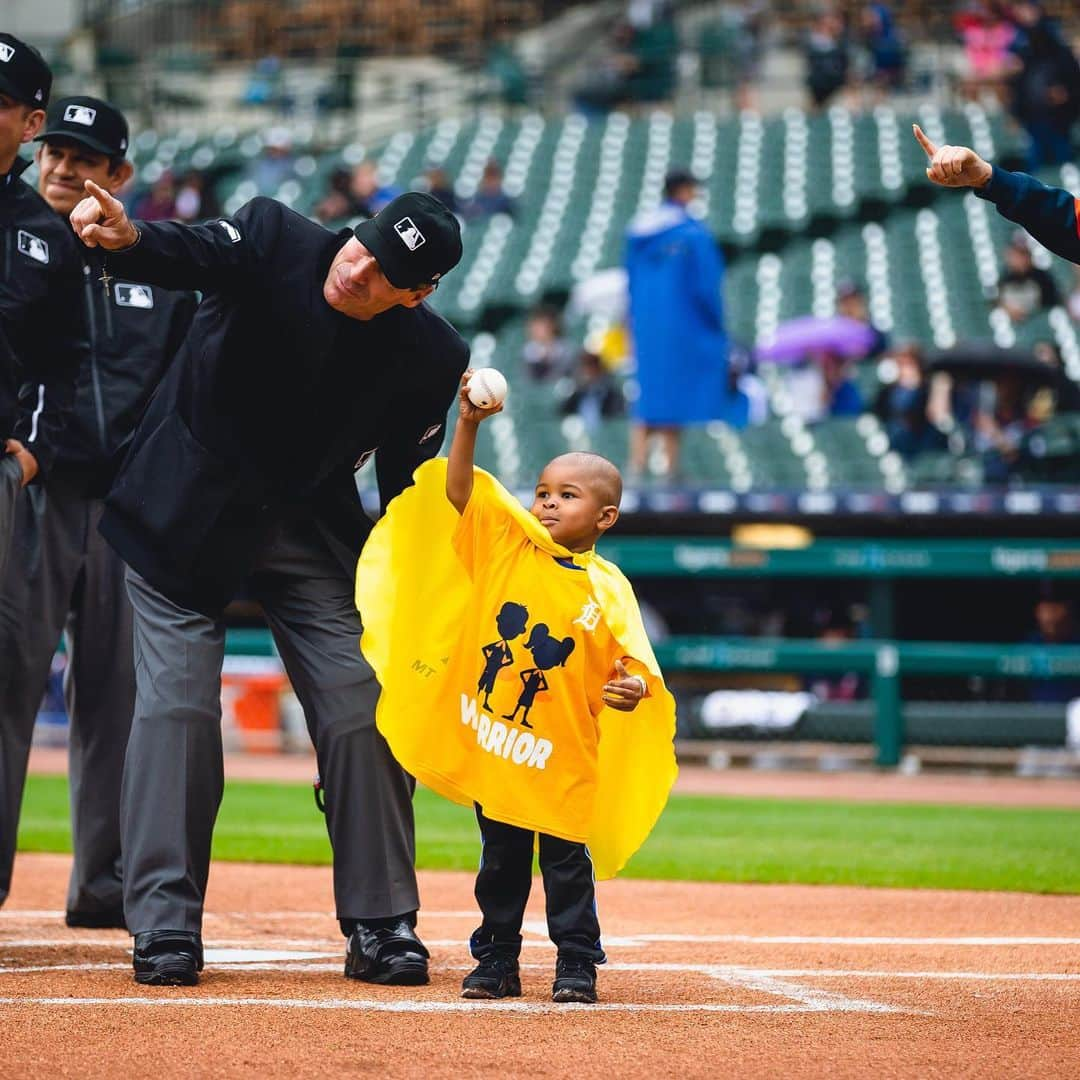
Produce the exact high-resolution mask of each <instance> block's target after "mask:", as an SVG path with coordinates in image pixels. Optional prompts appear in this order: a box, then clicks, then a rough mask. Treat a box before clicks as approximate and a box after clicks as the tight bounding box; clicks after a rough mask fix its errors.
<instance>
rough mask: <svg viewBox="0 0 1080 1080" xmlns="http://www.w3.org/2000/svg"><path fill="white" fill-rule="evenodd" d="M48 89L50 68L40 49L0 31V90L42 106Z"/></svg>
mask: <svg viewBox="0 0 1080 1080" xmlns="http://www.w3.org/2000/svg"><path fill="white" fill-rule="evenodd" d="M51 89H52V71H51V70H50V68H49V65H48V64H46V63H45V59H44V57H43V56H42V55H41V53H39V52H38V51H37V49H35V48H34V46H33V45H27V44H26V42H25V41H20V40H19V39H18V38H17V37H15V35H14V34H0V93H2V94H7V95H8V96H9V97H13V98H15V100H16V101H21V102H22V103H23V104H24V105H32V106H33V107H34V108H36V109H44V108H45V107H46V106H47V105H48V104H49V91H50V90H51Z"/></svg>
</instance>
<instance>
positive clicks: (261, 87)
mask: <svg viewBox="0 0 1080 1080" xmlns="http://www.w3.org/2000/svg"><path fill="white" fill-rule="evenodd" d="M284 86H285V83H284V72H283V71H282V67H281V60H280V59H279V58H278V57H276V56H264V57H261V58H260V59H259V60H256V61H255V67H254V68H253V69H252V72H251V75H250V76H249V78H248V83H247V86H246V87H245V88H244V93H243V95H242V97H241V98H240V101H241V104H243V105H266V106H269V107H270V108H274V109H280V110H281V111H282V112H289V111H290V110H291V109H292V107H293V104H294V102H293V99H292V98H291V97H290V96H289V95H288V94H286V93H285V89H284Z"/></svg>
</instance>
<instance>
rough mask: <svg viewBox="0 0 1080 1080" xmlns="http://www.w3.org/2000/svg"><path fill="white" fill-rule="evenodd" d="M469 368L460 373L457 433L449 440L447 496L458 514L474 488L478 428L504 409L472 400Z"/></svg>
mask: <svg viewBox="0 0 1080 1080" xmlns="http://www.w3.org/2000/svg"><path fill="white" fill-rule="evenodd" d="M471 375H472V369H471V368H470V369H469V370H468V371H466V372H465V374H464V375H462V376H461V389H460V390H459V391H458V419H457V424H456V425H455V426H454V437H453V439H451V441H450V455H449V460H448V461H447V463H446V497H447V498H448V499H449V500H450V502H451V503H452V504H453V506H454V509H455V510H457V512H458V513H459V514H463V513H464V512H465V507H466V506H467V505H468V503H469V496H470V495H472V489H473V462H474V460H475V458H476V432H477V430H478V429H479V427H480V421H481V420H485V419H487V417H489V416H494V415H495V414H496V413H497V412H502V405H496V406H494V408H491V409H480V408H478V407H477V406H476V405H474V404H473V403H472V402H471V401H470V400H469V392H468V390H467V386H468V382H469V376H471Z"/></svg>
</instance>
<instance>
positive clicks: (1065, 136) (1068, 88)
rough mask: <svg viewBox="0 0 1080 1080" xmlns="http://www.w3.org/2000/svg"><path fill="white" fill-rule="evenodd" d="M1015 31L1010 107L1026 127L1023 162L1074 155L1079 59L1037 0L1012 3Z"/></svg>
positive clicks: (1037, 163) (1053, 161) (1031, 165)
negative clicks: (1015, 70)
mask: <svg viewBox="0 0 1080 1080" xmlns="http://www.w3.org/2000/svg"><path fill="white" fill-rule="evenodd" d="M1010 14H1011V17H1012V20H1013V22H1015V23H1016V26H1017V30H1018V33H1017V35H1016V39H1015V40H1014V42H1013V44H1012V52H1013V54H1014V57H1015V62H1016V64H1017V67H1018V70H1017V72H1016V74H1015V75H1014V76H1013V78H1012V80H1011V86H1010V89H1011V91H1012V94H1011V111H1012V113H1013V115H1014V116H1015V117H1016V119H1017V120H1018V121H1019V122H1020V123H1021V124H1022V125H1023V128H1024V130H1025V131H1026V132H1027V135H1028V138H1029V139H1030V144H1029V148H1028V158H1027V168H1028V169H1029V170H1030V171H1031V172H1034V171H1035V170H1037V169H1039V168H1041V167H1042V166H1044V165H1061V164H1063V163H1064V162H1066V161H1071V160H1072V143H1071V140H1070V137H1069V136H1070V132H1071V130H1072V126H1073V124H1075V123H1076V121H1077V119H1078V118H1080V62H1078V61H1077V59H1076V57H1075V56H1074V55H1073V51H1072V49H1071V48H1070V47H1069V43H1068V42H1067V41H1066V40H1065V38H1064V37H1063V36H1062V33H1061V31H1060V30H1059V29H1058V27H1057V25H1056V23H1055V22H1054V20H1053V19H1051V18H1050V17H1049V16H1048V15H1047V14H1046V12H1045V11H1044V10H1043V8H1042V5H1041V4H1037V3H1030V2H1024V3H1019V4H1014V5H1013V7H1012V10H1011V12H1010Z"/></svg>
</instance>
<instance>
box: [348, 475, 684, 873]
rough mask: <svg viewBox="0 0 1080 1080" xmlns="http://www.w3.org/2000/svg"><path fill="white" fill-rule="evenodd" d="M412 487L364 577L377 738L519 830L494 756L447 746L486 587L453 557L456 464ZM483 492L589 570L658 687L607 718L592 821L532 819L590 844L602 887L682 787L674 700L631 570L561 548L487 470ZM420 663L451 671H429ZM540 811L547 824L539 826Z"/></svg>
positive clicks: (424, 776)
mask: <svg viewBox="0 0 1080 1080" xmlns="http://www.w3.org/2000/svg"><path fill="white" fill-rule="evenodd" d="M414 479H415V484H414V486H413V487H410V488H407V489H406V490H405V491H404V492H403V493H402V494H401V495H399V496H397V498H395V499H394V501H393V502H392V503H391V504H390V507H389V510H388V512H387V514H386V515H385V516H384V517H383V518H382V520H380V521H379V523H378V524H377V525H376V526H375V528H374V530H373V531H372V533H371V536H370V537H369V538H368V541H367V543H366V544H365V545H364V550H363V553H362V555H361V557H360V562H359V565H358V567H357V578H356V603H357V607H358V609H359V611H360V614H361V617H362V619H363V623H364V634H363V638H362V640H361V647H362V649H363V652H364V656H365V657H366V658H367V660H368V662H369V663H370V664H371V665H372V667H373V668H374V669H375V673H376V675H377V676H378V678H379V682H380V684H381V685H382V694H381V696H380V699H379V705H378V711H377V714H376V716H377V723H378V728H379V731H380V732H382V734H383V736H384V737H385V738H386V740H387V742H388V743H389V744H390V748H391V750H392V751H393V752H394V756H395V757H396V758H397V760H398V761H399V762H400V763H401V765H402V766H403V767H404V768H405V769H407V770H408V771H409V772H410V773H411V774H412V775H414V776H415V777H416V778H417V779H418V780H419V781H421V782H422V783H423V784H425V785H426V786H428V787H430V788H431V789H432V790H434V791H436V792H438V793H439V794H441V795H443V796H445V797H446V798H448V799H451V800H452V801H454V802H459V803H462V804H465V805H471V804H472V803H473V802H474V801H475V802H478V803H480V804H481V805H482V806H483V807H484V811H485V813H488V814H489V815H490V816H492V817H495V818H497V819H499V820H505V821H508V823H509V824H525V822H524V821H521V820H514V819H513V815H512V813H508V812H505V811H504V812H502V813H499V812H495V813H491V811H490V810H489V807H494V806H495V805H496V804H498V803H499V802H500V801H501V802H502V803H503V804H505V803H506V801H507V798H508V795H507V792H506V790H505V783H503V785H502V786H501V787H500V789H499V790H498V791H496V790H494V789H493V788H492V787H491V784H492V783H493V782H494V781H493V780H492V779H491V777H490V776H488V775H487V774H486V773H485V759H488V760H490V758H491V755H490V753H488V754H484V753H479V754H475V755H471V757H473V758H475V759H476V760H464V759H463V756H462V754H461V752H460V747H459V748H457V749H455V748H454V747H453V746H452V745H451V744H452V742H453V740H452V739H451V738H446V737H445V735H446V733H447V732H448V729H449V727H450V726H453V727H460V725H461V723H462V715H461V709H462V704H461V700H460V699H461V695H460V694H459V693H457V692H456V688H455V687H452V686H451V687H447V686H446V685H444V684H445V683H446V681H447V680H446V679H445V677H444V675H445V672H446V671H448V670H450V669H451V668H452V666H453V665H452V664H449V665H448V663H447V658H452V657H453V656H454V653H455V650H456V649H457V650H460V649H462V648H464V647H466V646H465V645H464V644H463V643H462V642H461V640H460V633H459V627H460V625H461V616H462V613H463V612H464V611H465V610H466V609H467V608H468V606H469V604H470V601H471V599H472V598H473V597H474V594H475V590H477V589H482V588H483V583H482V581H480V582H473V581H472V580H470V578H469V577H468V575H467V574H466V573H465V571H464V569H463V566H462V564H461V562H460V560H459V557H458V555H457V554H456V553H455V551H454V548H453V546H452V539H453V536H454V532H455V529H456V528H457V526H458V522H459V520H460V517H459V515H458V513H457V511H456V510H455V509H454V507H453V505H452V504H451V503H450V502H449V500H448V499H447V498H446V459H445V458H437V459H435V460H432V461H428V462H426V463H425V464H423V465H422V466H420V468H419V469H417V471H416V475H415V477H414ZM474 484H475V486H474V496H475V492H476V491H478V490H479V491H480V492H481V493H482V495H483V496H484V497H486V498H489V499H493V500H496V501H497V502H498V503H499V505H500V506H501V507H504V508H505V510H506V512H507V513H508V514H509V515H511V516H512V517H513V519H514V521H515V523H516V524H517V525H520V527H521V529H522V530H523V531H524V533H525V535H526V536H527V537H528V539H529V540H530V541H531V542H532V543H533V544H535V545H536V546H537V547H538V548H540V549H541V550H543V551H546V552H549V553H550V554H551V555H552V556H554V557H556V558H563V559H565V558H572V559H573V560H574V562H575V563H576V564H577V565H578V566H580V567H582V568H583V569H585V570H586V572H587V573H588V578H589V583H590V585H591V586H592V590H593V593H594V595H595V597H596V599H597V602H598V603H599V605H600V607H601V608H602V610H603V612H604V618H605V620H606V622H607V625H608V628H609V629H610V631H611V634H612V636H613V637H614V638H615V640H616V641H617V642H618V643H619V645H620V646H621V648H622V650H623V655H626V656H630V657H633V658H634V659H635V660H637V661H639V662H640V663H641V664H643V665H644V666H645V667H646V668H647V669H648V671H649V672H650V673H651V675H652V676H653V677H652V678H651V679H650V680H649V683H650V693H649V696H647V697H645V698H644V699H642V701H641V702H640V704H639V705H638V707H637V708H636V709H635V710H634V711H633V712H619V711H616V710H613V709H609V708H606V707H605V708H603V709H602V710H601V712H600V715H599V718H598V726H599V748H598V756H597V766H596V777H595V798H594V799H593V801H592V805H593V815H592V820H591V821H588V822H578V823H575V825H574V828H573V829H572V830H568V829H567V827H566V825H565V824H561V823H560V820H559V814H558V807H550V806H549V807H546V808H540V810H539V811H537V808H535V807H532V808H531V817H530V819H529V820H530V822H531V823H533V824H535V827H536V828H538V829H539V831H543V832H549V833H551V834H552V835H556V836H559V835H562V836H566V838H568V839H582V840H584V841H585V842H586V843H587V844H588V846H589V850H590V853H591V855H592V858H593V864H594V869H595V872H596V876H597V877H598V878H609V877H614V876H615V874H617V873H618V872H619V871H620V870H621V869H622V867H623V866H625V864H626V862H627V860H628V859H629V858H630V856H631V855H633V853H634V852H635V851H636V850H637V849H638V848H639V847H640V846H641V844H642V843H643V842H644V840H645V838H646V837H647V836H648V834H649V832H650V831H651V829H652V827H653V825H654V824H655V823H656V820H657V818H658V817H659V816H660V812H661V811H662V810H663V808H664V804H665V803H666V802H667V797H668V794H669V792H670V790H671V786H672V784H673V783H674V782H675V776H676V774H677V771H678V770H677V768H676V765H675V754H674V748H673V739H674V735H675V702H674V699H673V698H672V696H671V694H670V693H669V692H668V690H667V688H666V687H665V686H664V683H663V677H662V675H661V673H660V668H659V665H658V664H657V662H656V657H655V656H654V655H653V651H652V647H651V645H650V644H649V640H648V638H647V637H646V634H645V629H644V626H643V625H642V622H641V616H640V613H639V611H638V606H637V601H636V599H635V597H634V594H633V590H632V589H631V587H630V583H629V582H628V581H627V580H626V578H625V577H624V576H623V574H622V573H621V571H619V569H618V568H617V567H615V566H614V565H613V564H611V563H609V562H607V561H606V560H605V559H603V558H601V557H600V556H599V555H597V554H596V553H595V552H586V553H584V554H581V553H578V554H572V553H571V552H569V551H568V550H567V549H566V548H564V547H562V546H561V545H560V544H557V543H555V541H553V540H552V539H551V536H550V534H549V533H548V531H547V529H545V528H544V527H543V526H542V525H541V524H540V523H539V522H538V521H537V520H536V519H535V518H534V517H533V516H532V515H531V514H530V513H528V512H527V511H526V510H525V509H524V508H523V507H522V506H521V504H520V503H519V502H518V501H517V499H515V498H514V497H513V496H512V495H511V494H510V493H509V492H508V491H506V490H505V489H504V488H503V487H502V486H501V485H500V484H499V483H498V481H496V480H495V478H494V477H492V476H491V475H489V474H488V473H486V472H484V471H483V470H482V469H476V470H475V480H474ZM468 647H469V648H470V649H471V648H472V645H471V643H470V644H469V646H468ZM418 657H425V658H434V657H438V658H443V661H442V663H439V662H435V661H432V662H431V664H430V666H428V665H426V664H422V665H421V662H420V661H418V660H417V658H418ZM418 665H421V667H422V670H421V671H419V672H418ZM418 676H419V677H418ZM474 726H475V725H474ZM538 812H539V813H540V814H541V815H544V814H546V817H541V818H539V819H538V817H537V813H538ZM548 820H550V826H549V825H548V824H547V821H548ZM571 833H573V834H574V835H571Z"/></svg>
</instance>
